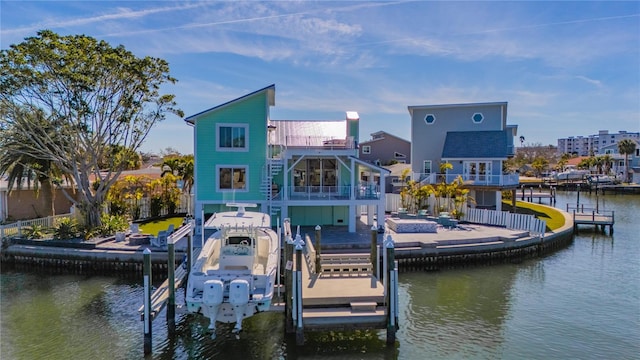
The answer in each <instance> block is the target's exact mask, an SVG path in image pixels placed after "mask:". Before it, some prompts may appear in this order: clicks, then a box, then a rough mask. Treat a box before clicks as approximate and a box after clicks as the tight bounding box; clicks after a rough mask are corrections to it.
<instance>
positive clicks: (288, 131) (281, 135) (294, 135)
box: [269, 120, 347, 146]
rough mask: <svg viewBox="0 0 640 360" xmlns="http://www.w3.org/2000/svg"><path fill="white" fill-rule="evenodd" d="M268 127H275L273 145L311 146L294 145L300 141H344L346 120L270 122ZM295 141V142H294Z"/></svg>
mask: <svg viewBox="0 0 640 360" xmlns="http://www.w3.org/2000/svg"><path fill="white" fill-rule="evenodd" d="M269 126H275V129H274V130H273V135H272V136H273V137H272V138H271V141H272V143H274V144H288V145H294V146H295V145H313V144H308V143H307V144H296V143H294V142H297V141H300V140H301V139H318V141H320V140H319V139H323V140H326V139H343V140H344V139H346V137H347V121H346V120H323V121H317V120H315V121H310V120H271V121H270V122H269ZM296 140H297V141H296ZM320 145H322V144H321V143H320Z"/></svg>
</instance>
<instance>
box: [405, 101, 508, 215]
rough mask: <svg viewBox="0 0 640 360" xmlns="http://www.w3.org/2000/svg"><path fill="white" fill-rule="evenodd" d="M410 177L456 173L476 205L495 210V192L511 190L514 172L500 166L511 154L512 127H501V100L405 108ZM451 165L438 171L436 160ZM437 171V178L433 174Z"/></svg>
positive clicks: (504, 115) (498, 200) (434, 180)
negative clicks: (407, 116)
mask: <svg viewBox="0 0 640 360" xmlns="http://www.w3.org/2000/svg"><path fill="white" fill-rule="evenodd" d="M408 110H409V114H410V115H411V159H412V162H411V163H412V172H413V178H414V180H419V181H421V182H422V183H423V184H435V183H437V182H439V181H441V180H442V179H443V178H444V179H446V181H447V182H451V181H453V180H454V179H456V178H457V177H458V176H460V177H462V180H463V181H464V186H465V187H466V188H468V189H470V190H471V191H470V195H471V197H473V198H474V199H475V201H476V205H477V206H478V207H483V208H492V209H497V210H500V209H501V192H502V191H503V190H512V191H515V189H516V188H517V186H518V184H519V177H518V174H506V173H504V172H503V170H502V164H503V162H504V161H505V160H507V159H509V158H510V157H513V156H514V154H515V151H514V145H513V144H514V143H513V139H514V137H515V136H516V134H517V128H518V127H517V125H507V103H506V102H493V103H471V104H451V105H420V106H409V107H408ZM442 163H449V164H451V166H452V169H448V170H447V171H446V173H444V174H438V173H439V169H440V164H442ZM439 175H442V176H439Z"/></svg>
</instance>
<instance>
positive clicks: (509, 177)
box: [413, 173, 520, 186]
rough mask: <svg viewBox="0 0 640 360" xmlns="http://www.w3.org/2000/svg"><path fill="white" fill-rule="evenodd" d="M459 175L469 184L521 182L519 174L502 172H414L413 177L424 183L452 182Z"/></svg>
mask: <svg viewBox="0 0 640 360" xmlns="http://www.w3.org/2000/svg"><path fill="white" fill-rule="evenodd" d="M458 176H460V177H462V181H463V182H464V184H465V185H469V186H513V185H518V184H519V183H520V176H519V175H518V174H502V175H481V174H474V175H469V174H451V173H448V174H424V173H414V174H413V179H415V180H417V181H419V182H420V184H422V185H426V184H438V183H441V182H443V181H444V182H446V183H451V182H453V181H454V180H455V179H457V178H458Z"/></svg>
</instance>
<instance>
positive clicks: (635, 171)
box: [598, 139, 640, 183]
mask: <svg viewBox="0 0 640 360" xmlns="http://www.w3.org/2000/svg"><path fill="white" fill-rule="evenodd" d="M631 140H632V141H633V142H635V143H636V151H635V152H634V153H633V154H631V155H629V171H631V172H632V175H631V182H634V183H640V142H639V141H638V140H635V139H631ZM598 155H610V156H611V157H612V158H613V160H614V162H613V167H612V168H611V171H612V172H613V173H614V174H615V175H616V177H617V178H618V179H620V180H623V181H624V180H625V179H626V176H625V174H626V173H627V169H626V168H625V163H624V161H625V157H626V155H623V154H620V151H619V150H618V144H617V143H615V144H609V145H607V146H604V147H603V148H601V149H600V152H599V153H598Z"/></svg>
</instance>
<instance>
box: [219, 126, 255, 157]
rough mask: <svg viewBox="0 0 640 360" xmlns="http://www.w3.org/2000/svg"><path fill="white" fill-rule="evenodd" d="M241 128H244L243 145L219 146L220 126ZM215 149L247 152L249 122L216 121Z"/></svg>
mask: <svg viewBox="0 0 640 360" xmlns="http://www.w3.org/2000/svg"><path fill="white" fill-rule="evenodd" d="M221 127H230V128H232V129H233V128H243V129H244V147H237V148H236V147H221V146H220V128H221ZM232 131H233V130H232ZM215 142H216V151H219V152H248V151H249V124H245V123H218V124H216V140H215Z"/></svg>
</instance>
